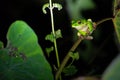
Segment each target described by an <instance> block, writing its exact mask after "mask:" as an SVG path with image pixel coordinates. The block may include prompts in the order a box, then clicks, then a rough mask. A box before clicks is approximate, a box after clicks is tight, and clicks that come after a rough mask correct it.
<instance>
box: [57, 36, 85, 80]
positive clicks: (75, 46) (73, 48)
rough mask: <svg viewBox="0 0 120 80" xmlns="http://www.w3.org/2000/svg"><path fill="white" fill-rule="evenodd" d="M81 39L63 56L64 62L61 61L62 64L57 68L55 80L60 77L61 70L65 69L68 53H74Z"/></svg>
mask: <svg viewBox="0 0 120 80" xmlns="http://www.w3.org/2000/svg"><path fill="white" fill-rule="evenodd" d="M82 40H83V39H82V38H81V37H80V38H79V39H78V40H77V41H76V42H75V43H74V45H73V46H72V48H71V49H70V50H69V51H68V54H67V55H66V56H65V58H64V60H63V61H62V64H61V66H60V68H59V70H58V71H57V73H56V75H55V79H56V80H58V78H59V76H60V75H61V72H62V70H63V68H64V67H65V65H66V63H67V62H68V60H69V59H70V52H73V51H75V49H76V48H77V47H78V45H79V44H80V42H81V41H82Z"/></svg>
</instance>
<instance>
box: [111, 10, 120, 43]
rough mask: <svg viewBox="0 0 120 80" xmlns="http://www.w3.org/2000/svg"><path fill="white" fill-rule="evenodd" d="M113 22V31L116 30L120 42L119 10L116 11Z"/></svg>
mask: <svg viewBox="0 0 120 80" xmlns="http://www.w3.org/2000/svg"><path fill="white" fill-rule="evenodd" d="M113 22H114V26H115V31H116V34H117V37H118V40H119V42H120V10H119V11H118V12H117V14H116V16H115V18H114V20H113Z"/></svg>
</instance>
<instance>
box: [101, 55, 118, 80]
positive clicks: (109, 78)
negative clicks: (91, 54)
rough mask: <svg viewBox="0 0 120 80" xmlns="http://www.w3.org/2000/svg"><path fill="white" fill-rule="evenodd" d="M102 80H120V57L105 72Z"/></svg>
mask: <svg viewBox="0 0 120 80" xmlns="http://www.w3.org/2000/svg"><path fill="white" fill-rule="evenodd" d="M102 80H120V55H118V56H117V57H116V58H115V59H114V60H113V61H112V63H111V64H110V65H109V66H108V68H107V69H106V70H105V72H104V73H103V76H102Z"/></svg>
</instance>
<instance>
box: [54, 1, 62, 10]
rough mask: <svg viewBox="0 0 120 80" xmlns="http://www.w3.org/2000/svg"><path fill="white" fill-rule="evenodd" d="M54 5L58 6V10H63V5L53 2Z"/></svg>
mask: <svg viewBox="0 0 120 80" xmlns="http://www.w3.org/2000/svg"><path fill="white" fill-rule="evenodd" d="M53 7H54V8H57V9H58V10H61V9H62V5H61V4H59V3H53Z"/></svg>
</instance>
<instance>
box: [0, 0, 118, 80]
mask: <svg viewBox="0 0 120 80" xmlns="http://www.w3.org/2000/svg"><path fill="white" fill-rule="evenodd" d="M46 2H47V0H43V1H41V0H1V1H0V40H1V41H3V42H4V44H5V45H6V43H7V40H6V33H7V31H8V28H9V26H10V24H11V23H12V22H14V21H15V20H24V21H26V22H27V23H28V24H29V25H30V26H31V28H32V29H33V30H34V31H35V32H36V34H37V35H38V39H39V43H40V45H41V47H42V48H43V50H45V48H46V47H50V46H51V45H52V43H50V42H49V41H45V40H44V37H45V36H46V35H47V34H49V33H50V32H51V21H50V14H49V10H48V9H47V12H48V14H46V15H45V14H43V12H42V6H43V4H44V3H46ZM55 2H59V3H61V4H62V5H63V9H62V10H61V11H58V10H57V9H54V19H55V29H56V30H57V29H61V31H62V34H63V38H62V39H58V40H57V42H58V50H59V54H60V60H62V59H63V57H64V56H65V55H66V53H67V51H68V50H69V49H70V48H71V46H72V44H73V43H74V42H73V39H72V38H73V35H72V29H71V26H70V19H69V15H68V13H67V11H66V8H65V6H66V3H65V1H64V0H63V1H62V0H61V1H55ZM94 2H95V4H96V7H95V9H93V10H88V11H83V12H82V13H83V16H84V17H85V18H91V19H92V20H93V21H95V22H96V21H99V20H101V19H104V18H107V17H113V14H112V0H94ZM97 31H98V32H100V33H99V37H97V35H96V34H97ZM93 36H96V37H95V38H94V39H93V40H92V41H91V43H92V44H93V46H95V47H96V48H95V49H94V48H93V49H92V50H93V52H92V53H95V54H94V55H95V58H94V59H93V61H92V62H91V63H90V64H88V63H89V61H84V59H80V60H79V61H76V62H74V65H76V66H77V68H78V70H79V71H78V72H77V74H76V75H75V76H80V75H87V74H86V73H88V72H89V71H91V70H92V69H95V72H94V73H93V74H91V75H95V74H98V75H99V74H102V73H103V71H104V70H105V69H106V67H107V66H108V64H109V63H110V62H111V61H112V59H113V58H114V57H115V56H116V55H117V53H118V50H117V46H116V43H115V39H116V38H115V32H114V27H113V24H112V21H107V22H105V23H103V24H100V25H99V26H98V28H97V30H96V31H95V32H94V33H93ZM79 47H80V48H81V49H83V50H84V49H85V48H86V45H84V41H83V42H82V43H81V46H79ZM44 52H45V51H44ZM96 54H97V55H96ZM45 55H46V53H45ZM51 55H52V56H51V57H50V58H48V57H46V58H47V59H48V60H49V62H50V63H51V64H55V61H56V59H55V58H54V59H53V57H55V56H54V52H53V53H52V54H51ZM67 78H68V77H67Z"/></svg>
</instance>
